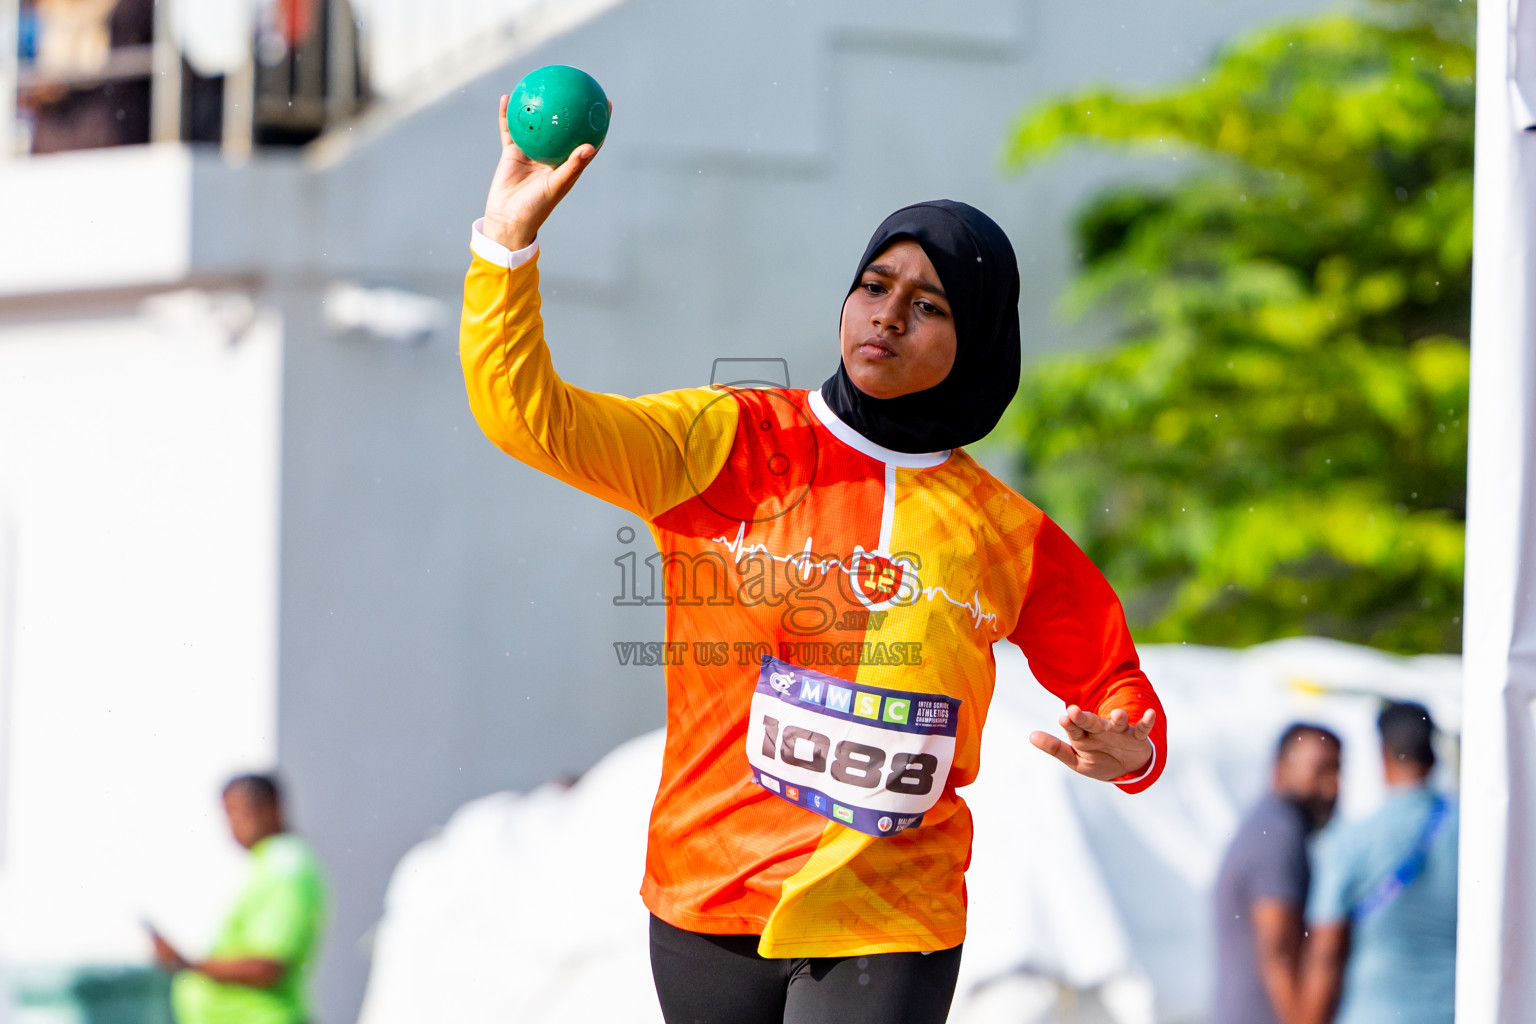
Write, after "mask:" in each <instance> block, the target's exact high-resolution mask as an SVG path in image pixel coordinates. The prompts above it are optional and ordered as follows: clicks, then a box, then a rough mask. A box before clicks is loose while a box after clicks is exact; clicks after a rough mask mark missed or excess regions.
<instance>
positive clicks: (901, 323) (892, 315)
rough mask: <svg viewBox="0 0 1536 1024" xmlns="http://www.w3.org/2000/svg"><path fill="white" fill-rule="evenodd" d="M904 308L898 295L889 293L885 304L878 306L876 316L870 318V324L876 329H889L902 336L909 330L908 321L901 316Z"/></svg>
mask: <svg viewBox="0 0 1536 1024" xmlns="http://www.w3.org/2000/svg"><path fill="white" fill-rule="evenodd" d="M903 308H904V307H903V305H902V303H901V302H900V301H899V300H898V299H897V298H896V294H895V293H894V292H887V293H886V297H885V302H883V303H882V304H881V305H879V306H877V307H876V308H875V312H874V314H873V315H872V316H871V317H870V318H869V320H870V323H872V324H874V325H875V326H876V327H888V328H890V329H891V330H892V331H895V332H896V333H897V334H900V333H902V332H903V331H905V330H906V329H907V319H906V317H904V316H902V315H901V314H902V309H903Z"/></svg>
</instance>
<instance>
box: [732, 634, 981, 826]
mask: <svg viewBox="0 0 1536 1024" xmlns="http://www.w3.org/2000/svg"><path fill="white" fill-rule="evenodd" d="M959 720H960V701H959V700H957V699H955V698H954V697H945V696H941V695H939V694H933V693H908V692H906V691H904V690H886V689H882V688H880V687H878V686H865V685H862V684H858V683H851V682H849V681H848V680H846V679H839V678H838V677H836V676H829V675H826V674H825V673H822V672H817V671H815V670H813V669H808V668H801V667H800V666H798V665H791V664H790V663H789V662H787V661H780V660H779V659H777V658H773V657H765V658H763V669H762V672H761V674H759V676H758V679H757V692H756V693H755V694H753V695H752V720H751V722H750V724H749V726H748V728H747V761H748V762H750V763H751V765H752V781H753V782H756V783H757V784H758V785H759V786H762V787H763V788H764V789H766V790H768V791H769V792H770V793H773V794H775V795H777V796H779V797H781V798H783V799H785V800H788V801H789V802H790V803H792V804H795V805H796V806H797V807H804V808H805V809H806V810H808V811H812V812H814V813H816V814H819V815H821V816H822V817H824V818H830V819H832V820H833V821H836V822H839V823H840V824H843V825H846V826H848V827H849V828H852V829H857V830H858V831H860V832H863V833H866V834H867V835H872V836H891V835H895V834H896V833H897V832H902V831H905V830H906V829H909V828H916V827H917V826H918V825H921V824H922V823H923V814H924V813H926V812H927V811H929V810H931V809H932V807H933V805H934V804H935V803H937V802H938V799H939V797H940V796H941V795H942V794H943V792H944V784H945V782H946V781H948V779H949V769H950V766H951V765H953V764H954V760H955V728H956V726H957V725H958V724H959Z"/></svg>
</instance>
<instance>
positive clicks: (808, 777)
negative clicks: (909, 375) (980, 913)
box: [460, 232, 1166, 957]
mask: <svg viewBox="0 0 1536 1024" xmlns="http://www.w3.org/2000/svg"><path fill="white" fill-rule="evenodd" d="M473 250H474V252H475V255H474V258H473V262H472V265H471V267H470V270H469V273H468V276H467V278H466V280H465V287H464V310H463V318H462V323H461V333H460V355H461V357H462V360H463V366H464V376H465V382H466V385H467V388H468V392H469V403H470V408H471V409H472V410H473V412H474V415H475V419H476V420H477V422H478V423H479V425H480V427H481V429H482V430H483V431H484V432H485V434H486V436H487V437H489V438H490V440H491V441H492V442H494V443H495V444H496V446H497V447H499V448H501V449H502V450H503V451H505V452H506V453H507V454H509V455H511V456H513V457H514V458H516V459H518V460H520V461H522V462H524V463H526V464H528V465H529V466H532V467H533V468H535V469H538V470H540V471H542V472H545V473H548V474H550V475H551V476H554V477H556V478H558V479H560V480H563V481H566V482H567V483H570V484H572V485H573V486H575V487H578V488H580V489H581V490H583V491H586V492H588V493H590V494H593V495H595V496H597V497H599V498H602V499H604V500H605V501H609V502H612V503H613V504H615V505H617V506H619V507H621V508H624V509H628V510H629V511H631V512H634V513H636V514H637V515H639V516H640V517H642V518H643V519H644V520H645V521H646V523H648V524H649V527H650V531H651V534H652V536H653V538H654V539H655V542H656V545H657V547H658V549H659V550H660V551H661V553H662V559H661V564H662V568H663V571H662V579H663V590H664V594H665V600H666V637H665V640H666V643H667V645H668V646H667V647H666V651H667V652H669V654H670V653H672V652H676V654H677V655H678V656H677V657H668V658H666V659H665V660H666V667H665V675H666V691H667V732H666V747H665V756H664V761H663V767H662V777H661V784H660V787H659V789H658V792H657V794H656V800H655V804H654V806H653V809H652V813H651V819H650V832H649V843H648V849H647V856H646V865H645V878H644V882H643V885H642V889H641V894H642V897H643V899H644V901H645V904H646V906H647V907H648V908H649V909H650V910H651V912H652V913H654V914H655V915H656V916H658V917H660V918H661V919H662V920H664V921H667V922H668V923H670V924H672V925H675V926H677V927H679V928H685V929H689V930H692V931H696V932H706V933H714V934H760V935H761V936H762V938H761V941H760V944H759V950H760V952H761V953H762V954H763V955H764V956H775V957H800V956H848V955H865V954H873V953H884V952H899V951H920V950H937V949H947V948H950V947H952V946H954V945H956V944H958V943H959V942H961V941H962V940H963V939H964V935H965V904H966V896H965V882H964V874H965V868H966V865H967V863H968V862H969V859H970V850H971V816H970V812H969V811H968V809H967V808H966V804H965V800H964V799H963V798H962V797H961V796H960V794H959V792H958V791H959V789H961V788H962V787H964V786H965V785H966V784H968V783H970V782H971V781H973V780H974V779H975V778H976V773H977V771H978V769H979V767H980V764H979V754H980V741H981V733H982V727H983V725H984V724H985V722H986V716H987V708H988V704H989V702H990V699H991V696H992V688H993V684H994V680H995V675H996V664H995V662H994V660H993V655H992V645H993V644H994V643H995V642H997V641H999V640H1002V639H1005V638H1006V639H1008V640H1011V641H1012V642H1014V643H1016V644H1018V645H1019V647H1020V648H1022V649H1023V651H1024V653H1025V654H1026V656H1027V657H1028V659H1029V663H1030V668H1031V670H1032V671H1033V673H1034V675H1035V677H1036V678H1037V679H1038V680H1039V681H1040V682H1041V683H1042V684H1043V685H1044V686H1045V687H1046V688H1047V689H1049V690H1050V691H1051V692H1052V693H1053V694H1055V695H1056V696H1058V697H1059V698H1061V700H1062V701H1063V703H1064V704H1077V705H1079V706H1081V707H1083V708H1084V709H1085V710H1088V711H1092V712H1095V713H1097V714H1100V715H1108V714H1109V713H1110V712H1111V711H1112V710H1114V709H1117V708H1118V709H1122V710H1124V711H1125V712H1126V713H1127V715H1129V716H1130V718H1131V720H1132V721H1137V720H1139V719H1140V718H1141V716H1142V715H1143V713H1144V712H1145V711H1146V710H1147V709H1149V708H1150V709H1155V710H1156V711H1157V713H1158V716H1157V725H1156V727H1155V729H1154V730H1153V732H1152V735H1151V740H1152V747H1153V754H1152V761H1151V763H1150V765H1149V767H1148V768H1146V769H1145V770H1144V771H1142V772H1141V773H1140V774H1139V775H1138V776H1137V777H1135V778H1123V779H1120V780H1116V784H1117V785H1120V786H1121V788H1123V789H1125V790H1126V791H1127V792H1139V791H1140V790H1142V789H1144V788H1146V787H1147V786H1150V785H1151V784H1152V783H1153V782H1154V781H1155V780H1156V778H1157V777H1158V775H1159V774H1161V772H1162V769H1163V766H1164V764H1165V762H1166V754H1165V749H1166V747H1165V745H1166V733H1165V724H1164V720H1163V713H1162V707H1161V705H1160V704H1159V702H1158V699H1157V696H1156V694H1155V693H1154V692H1153V690H1152V687H1151V686H1150V685H1149V684H1148V682H1147V679H1146V676H1145V675H1144V674H1143V673H1142V671H1141V669H1140V667H1139V661H1138V658H1137V654H1136V650H1135V647H1134V646H1133V644H1132V642H1131V637H1130V633H1129V630H1128V629H1127V628H1126V624H1125V618H1124V614H1123V612H1122V610H1121V607H1120V602H1119V600H1118V599H1117V598H1116V596H1115V594H1114V592H1113V590H1111V588H1110V586H1109V584H1108V583H1107V582H1106V581H1105V579H1104V577H1103V576H1102V575H1101V574H1100V573H1099V571H1098V570H1097V568H1095V567H1094V565H1093V564H1092V562H1090V561H1089V560H1088V558H1087V557H1086V556H1085V555H1084V554H1083V553H1082V552H1081V551H1080V550H1079V549H1078V547H1077V546H1076V545H1075V544H1074V543H1073V542H1072V541H1071V540H1070V539H1069V538H1068V537H1067V535H1066V534H1065V533H1064V532H1063V531H1062V530H1061V529H1060V528H1059V527H1057V526H1056V525H1055V524H1054V523H1052V522H1051V521H1050V520H1049V519H1048V518H1047V517H1046V516H1045V515H1044V514H1043V513H1042V512H1041V511H1040V510H1039V509H1037V508H1036V507H1035V506H1034V505H1032V504H1030V503H1029V502H1028V501H1026V500H1025V499H1024V498H1023V497H1021V496H1020V495H1019V494H1017V493H1016V492H1015V491H1013V490H1012V489H1010V488H1009V487H1007V486H1006V485H1004V484H1003V483H1001V482H1000V481H999V480H997V479H996V478H995V477H993V476H992V475H991V474H989V473H988V472H987V471H986V470H984V469H982V468H981V466H979V465H978V464H977V463H976V462H975V460H973V459H972V458H971V457H970V456H969V455H968V454H966V452H965V451H964V450H963V449H956V450H954V451H951V452H939V453H933V454H923V455H910V454H904V453H900V452H894V451H889V450H887V449H884V448H881V447H879V446H878V445H875V444H873V443H872V442H870V441H869V440H868V439H866V438H864V437H863V436H862V435H860V434H858V433H857V432H856V431H854V430H853V429H851V428H850V427H849V426H847V425H846V424H844V423H843V422H841V421H840V420H839V419H838V418H837V417H836V416H835V415H834V414H833V413H832V411H831V410H830V409H829V408H828V407H827V406H826V404H825V403H824V402H822V401H821V396H820V395H819V393H817V392H814V391H810V392H808V391H802V390H795V389H788V388H785V389H778V388H764V389H735V388H722V387H698V388H688V389H683V390H678V391H669V392H665V393H662V394H655V395H647V396H644V397H640V398H626V397H622V396H619V395H609V394H596V393H593V392H588V391H584V390H582V389H581V388H578V387H575V386H573V385H571V384H568V383H566V382H565V381H563V380H561V379H560V377H559V376H558V375H557V374H556V373H555V370H554V367H553V365H552V362H551V359H550V353H549V349H548V347H547V345H546V344H545V340H544V327H543V320H542V317H541V315H540V300H539V275H538V267H537V259H536V252H537V250H536V247H530V249H529V250H524V251H523V252H521V253H517V254H513V253H508V252H507V251H506V250H505V249H503V248H502V247H500V246H497V245H495V244H494V243H491V242H489V241H488V240H487V239H485V238H484V236H481V235H479V234H478V232H477V233H476V234H475V236H474V245H473ZM594 642H595V641H594ZM821 723H825V725H823V724H821ZM897 748H901V751H898V749H897ZM1029 754H1038V752H1035V751H1030V752H1029ZM1018 756H1027V755H1026V754H1025V753H1024V752H1020V753H1019V754H1018ZM924 787H927V788H924ZM850 794H851V796H850ZM903 808H906V809H909V810H912V811H913V813H908V812H907V811H906V810H903Z"/></svg>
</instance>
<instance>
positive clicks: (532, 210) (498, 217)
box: [484, 96, 613, 249]
mask: <svg viewBox="0 0 1536 1024" xmlns="http://www.w3.org/2000/svg"><path fill="white" fill-rule="evenodd" d="M507 100H508V97H506V96H503V97H502V98H501V109H500V110H499V111H498V112H497V115H496V121H497V124H499V125H500V126H501V161H500V162H499V163H498V164H497V165H496V175H495V177H493V178H492V179H491V194H490V195H488V196H487V197H486V199H485V228H484V231H485V236H486V237H487V238H489V239H490V240H491V241H493V242H499V243H500V244H502V245H504V246H506V247H507V248H508V249H525V248H527V247H528V246H530V245H532V244H533V239H534V237H535V236H536V235H537V234H538V233H539V228H540V226H542V225H543V223H544V221H545V220H546V219H547V218H548V217H549V215H550V213H551V212H552V211H553V210H554V208H555V207H556V206H557V205H558V204H559V202H560V200H562V199H564V198H565V194H566V193H567V192H569V191H570V190H571V186H572V185H574V184H576V179H577V178H579V177H581V172H582V171H584V170H586V169H587V164H589V163H591V162H592V158H593V157H594V156H596V155H597V149H596V148H595V147H593V146H591V145H582V146H577V147H576V148H575V149H574V150H572V151H571V155H570V156H568V157H566V158H565V163H563V164H561V165H560V166H559V167H549V166H547V165H545V164H541V163H538V162H536V161H534V160H530V159H529V158H528V156H527V154H525V153H524V152H523V151H522V150H521V149H518V148H517V143H515V142H513V141H512V133H511V132H510V131H508V130H507ZM608 109H609V111H610V112H612V110H613V104H612V103H610V104H608Z"/></svg>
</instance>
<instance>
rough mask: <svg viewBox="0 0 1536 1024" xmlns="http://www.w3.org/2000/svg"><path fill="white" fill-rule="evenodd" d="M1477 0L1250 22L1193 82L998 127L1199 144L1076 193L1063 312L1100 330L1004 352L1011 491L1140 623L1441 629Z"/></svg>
mask: <svg viewBox="0 0 1536 1024" xmlns="http://www.w3.org/2000/svg"><path fill="white" fill-rule="evenodd" d="M1472 7H1473V5H1472V4H1471V3H1465V4H1463V3H1458V2H1457V0H1378V2H1377V3H1376V4H1375V5H1374V6H1373V7H1372V8H1370V10H1369V12H1368V13H1367V15H1365V16H1360V17H1356V16H1344V15H1332V16H1323V17H1316V18H1312V19H1309V20H1304V21H1297V22H1291V23H1287V24H1283V25H1280V26H1276V27H1272V28H1268V29H1266V30H1263V31H1259V32H1257V33H1255V34H1253V35H1250V36H1247V37H1245V38H1243V39H1241V40H1240V41H1238V42H1237V43H1235V44H1234V45H1232V46H1230V47H1229V48H1228V49H1226V50H1225V51H1224V52H1222V53H1221V54H1220V55H1219V56H1218V57H1217V59H1216V60H1215V61H1214V63H1213V65H1212V66H1211V67H1210V68H1209V69H1208V70H1207V72H1206V73H1205V75H1204V76H1203V77H1201V78H1200V80H1199V81H1197V82H1191V83H1189V84H1187V85H1185V86H1183V87H1179V88H1174V89H1169V90H1161V91H1158V92H1155V93H1152V94H1148V95H1129V94H1127V93H1125V92H1123V91H1119V90H1114V89H1104V90H1097V91H1090V92H1085V93H1082V94H1079V95H1075V96H1071V97H1069V98H1065V99H1058V100H1055V101H1052V102H1049V103H1046V104H1044V105H1042V106H1040V107H1037V108H1036V109H1034V110H1032V111H1030V112H1029V113H1028V114H1027V115H1026V116H1024V117H1023V118H1022V119H1021V121H1020V122H1019V123H1018V125H1017V126H1016V129H1015V130H1014V133H1013V135H1012V140H1011V145H1010V148H1009V155H1008V159H1009V161H1010V162H1011V164H1012V165H1013V166H1014V167H1015V168H1021V167H1024V166H1026V165H1027V164H1029V163H1031V162H1034V161H1038V160H1041V159H1042V158H1044V157H1046V156H1047V155H1049V154H1051V153H1052V152H1054V151H1056V150H1058V149H1060V148H1061V147H1063V146H1066V145H1069V144H1073V143H1080V142H1084V141H1088V142H1094V143H1099V144H1108V145H1113V146H1120V147H1151V148H1152V149H1153V150H1154V151H1166V152H1174V153H1181V152H1192V153H1196V154H1199V155H1200V159H1199V160H1197V161H1196V165H1197V166H1198V167H1199V168H1200V169H1199V170H1198V171H1196V172H1195V173H1194V174H1193V176H1191V177H1189V178H1187V179H1185V180H1182V181H1180V182H1178V183H1176V184H1173V185H1171V186H1164V187H1159V186H1150V185H1138V186H1134V187H1125V188H1119V189H1116V190H1114V191H1111V192H1110V193H1108V194H1105V195H1102V196H1100V197H1099V198H1097V199H1096V200H1094V201H1093V202H1091V203H1090V204H1089V205H1088V206H1087V208H1086V209H1085V210H1084V211H1082V212H1080V214H1079V216H1078V221H1077V231H1078V236H1079V240H1080V246H1079V247H1080V249H1081V250H1082V269H1081V272H1080V274H1079V276H1078V278H1077V280H1076V281H1075V283H1074V285H1073V287H1072V289H1071V291H1070V292H1069V294H1068V296H1067V298H1066V300H1065V302H1066V307H1067V309H1068V310H1069V311H1072V312H1076V313H1081V312H1083V311H1085V310H1089V309H1106V308H1107V309H1110V310H1112V311H1113V312H1114V315H1115V317H1116V318H1117V323H1118V324H1119V325H1120V329H1119V333H1120V341H1119V343H1118V344H1116V345H1114V346H1113V347H1111V348H1109V349H1106V350H1104V351H1100V352H1093V353H1089V354H1087V355H1083V354H1074V355H1067V356H1061V357H1055V358H1051V359H1048V360H1046V361H1043V362H1042V363H1040V364H1038V365H1036V366H1034V367H1033V368H1031V369H1030V370H1028V371H1027V372H1026V375H1025V379H1024V382H1023V385H1022V387H1021V395H1020V399H1019V401H1018V402H1016V403H1015V409H1014V413H1013V415H1012V416H1011V418H1010V420H1009V421H1008V422H1009V430H1010V432H1011V433H1010V435H1009V436H1010V438H1011V439H1012V440H1014V441H1016V442H1017V443H1018V444H1019V446H1020V448H1021V450H1022V453H1023V454H1022V460H1021V480H1020V481H1019V482H1020V484H1021V487H1022V489H1023V490H1024V492H1025V493H1026V494H1029V495H1030V496H1031V497H1032V498H1033V499H1035V500H1036V501H1037V502H1039V503H1040V504H1041V505H1042V506H1043V507H1044V508H1046V509H1047V511H1049V512H1050V513H1051V514H1052V515H1053V516H1054V517H1055V518H1057V519H1058V521H1060V522H1061V523H1062V525H1063V526H1064V527H1065V528H1066V529H1067V530H1068V532H1070V533H1071V534H1072V535H1073V536H1074V537H1075V538H1077V539H1078V541H1079V542H1080V543H1082V544H1083V546H1084V547H1085V548H1086V549H1087V551H1088V553H1089V554H1090V555H1091V556H1092V557H1093V558H1094V559H1095V561H1097V562H1098V564H1099V565H1100V566H1101V567H1102V568H1103V569H1104V570H1105V572H1106V574H1107V575H1108V576H1109V577H1110V579H1111V580H1112V581H1114V582H1115V584H1116V585H1117V587H1118V588H1120V590H1121V592H1122V594H1123V595H1124V596H1125V597H1126V598H1127V602H1126V603H1127V607H1128V609H1129V610H1130V612H1131V616H1132V620H1133V622H1134V623H1135V624H1136V625H1137V627H1138V635H1140V636H1142V637H1144V638H1146V639H1157V640H1187V641H1190V642H1202V643H1220V644H1246V643H1253V642H1258V641H1262V640H1268V639H1272V638H1275V637H1278V636H1285V635H1291V634H1297V633H1313V634H1322V635H1329V636H1336V637H1341V638H1345V639H1350V640H1355V641H1360V642H1366V643H1371V644H1374V645H1377V646H1379V647H1384V648H1387V649H1391V650H1398V651H1405V652H1408V651H1453V650H1457V649H1459V646H1460V635H1461V626H1460V609H1461V588H1462V564H1463V537H1464V522H1465V496H1466V452H1467V449H1466V441H1467V432H1466V412H1467V373H1468V348H1467V337H1468V321H1469V315H1470V314H1469V309H1470V297H1471V268H1470V264H1471V255H1472V100H1473V84H1472V83H1473V48H1472V33H1473V10H1472Z"/></svg>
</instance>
